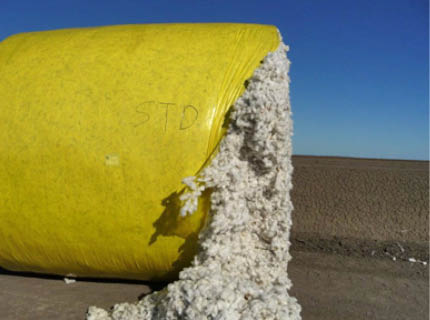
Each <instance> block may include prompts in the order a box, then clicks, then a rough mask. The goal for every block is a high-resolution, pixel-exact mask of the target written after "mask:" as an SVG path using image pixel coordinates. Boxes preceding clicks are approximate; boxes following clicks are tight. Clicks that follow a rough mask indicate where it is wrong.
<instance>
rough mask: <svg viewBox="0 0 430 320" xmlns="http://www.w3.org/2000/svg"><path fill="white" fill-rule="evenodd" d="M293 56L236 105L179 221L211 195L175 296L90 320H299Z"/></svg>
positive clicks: (269, 61)
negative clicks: (294, 274) (293, 274)
mask: <svg viewBox="0 0 430 320" xmlns="http://www.w3.org/2000/svg"><path fill="white" fill-rule="evenodd" d="M287 51H288V47H287V46H285V45H284V44H283V43H282V42H281V44H280V45H279V48H278V49H277V50H276V51H275V52H271V53H269V54H268V55H267V56H266V57H265V59H264V61H263V62H262V63H261V65H260V66H259V67H258V68H257V69H256V70H255V72H254V74H253V76H252V77H251V78H250V79H249V80H248V86H247V88H246V90H245V92H244V94H243V95H242V96H241V97H240V98H239V99H238V100H237V101H236V103H235V104H234V110H233V112H232V115H231V121H230V125H229V128H228V131H227V134H226V135H225V137H224V138H223V140H222V141H221V143H220V146H219V151H218V153H217V155H216V156H215V157H214V159H213V160H212V162H211V163H210V165H209V166H208V167H206V168H205V169H204V170H203V171H202V172H201V173H200V175H199V176H198V177H196V178H194V179H193V178H186V180H185V183H186V184H187V185H188V186H189V187H190V189H191V191H190V195H189V196H188V197H184V199H183V200H185V207H184V208H183V211H181V214H183V215H185V214H188V213H191V212H193V211H194V210H195V207H196V205H197V201H196V198H197V197H198V196H199V195H200V194H201V191H202V189H203V188H201V187H200V186H204V188H211V189H212V190H213V192H212V195H211V209H210V219H209V222H208V225H207V226H206V228H205V229H204V230H202V232H201V233H200V236H199V245H200V249H199V252H198V254H197V255H196V256H195V257H194V260H193V262H192V264H191V266H190V267H188V268H185V269H184V270H182V271H181V272H180V274H179V280H178V281H175V282H173V283H171V284H169V285H168V287H167V290H163V291H160V292H156V293H153V294H151V295H148V296H146V297H145V298H144V299H143V300H141V301H139V302H138V303H133V304H131V303H120V304H117V305H115V306H114V307H113V309H112V310H111V311H109V312H108V311H105V310H103V309H99V308H96V307H90V308H89V309H88V313H87V319H88V320H108V319H109V320H110V319H114V320H149V319H150V320H161V319H168V320H170V319H193V320H194V319H195V320H197V319H199V320H200V319H213V320H215V319H217V320H236V319H241V320H255V319H257V320H258V319H265V320H275V319H294V320H295V319H301V317H300V311H301V307H300V305H299V304H298V302H297V300H296V299H295V298H294V297H291V296H289V294H288V290H289V289H290V288H291V285H292V284H291V281H290V279H289V278H288V274H287V266H288V262H289V261H290V259H291V256H290V254H289V247H290V242H289V236H290V228H291V211H292V209H293V205H292V203H291V200H290V195H289V193H290V190H291V187H292V183H291V175H292V171H293V167H292V164H291V152H292V147H291V136H292V128H293V126H292V120H291V109H290V102H289V78H288V69H289V64H290V63H289V61H288V59H287V57H286V52H287Z"/></svg>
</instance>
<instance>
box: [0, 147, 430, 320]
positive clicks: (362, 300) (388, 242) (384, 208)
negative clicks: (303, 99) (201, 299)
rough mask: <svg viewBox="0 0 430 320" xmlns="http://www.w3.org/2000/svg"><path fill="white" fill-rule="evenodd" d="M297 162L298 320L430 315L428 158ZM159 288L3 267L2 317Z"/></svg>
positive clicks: (75, 315) (79, 306)
mask: <svg viewBox="0 0 430 320" xmlns="http://www.w3.org/2000/svg"><path fill="white" fill-rule="evenodd" d="M293 164H294V166H295V172H294V190H293V193H292V198H293V203H294V206H295V211H294V214H293V219H294V226H293V231H292V238H291V240H292V250H291V251H292V252H291V253H292V255H293V260H292V262H291V263H290V265H289V273H290V276H291V278H292V281H293V284H294V287H293V289H292V293H293V295H295V296H296V297H297V298H298V299H299V302H300V303H301V305H302V307H303V311H302V315H303V319H305V320H307V319H309V320H311V319H322V320H329V319H330V320H336V319H342V320H343V319H390V320H392V319H399V320H400V319H423V320H424V319H429V265H428V259H429V256H428V244H429V241H428V240H429V239H428V226H429V225H428V222H429V220H428V214H429V206H428V199H429V198H428V196H429V194H428V193H429V182H428V177H429V162H427V161H391V160H373V159H350V158H334V157H304V156H295V157H293ZM410 258H414V259H416V260H420V261H422V262H424V263H422V262H410V261H409V259H410ZM412 261H414V260H412ZM425 262H427V264H425ZM164 285H165V284H148V283H145V282H139V281H136V282H133V281H128V282H127V281H121V280H118V281H112V280H109V281H107V280H97V281H95V280H89V279H78V281H77V282H76V283H73V284H66V283H65V282H64V281H63V280H62V278H60V277H50V276H35V275H31V274H22V273H12V272H8V271H5V270H0V319H4V320H9V319H10V320H15V319H18V320H21V319H22V320H26V319H44V320H50V319H83V318H84V314H85V311H86V309H87V307H88V306H89V305H97V306H100V307H105V308H107V307H109V306H111V305H112V304H114V303H117V302H122V301H130V302H131V301H137V300H138V299H139V298H141V297H142V296H143V295H145V294H147V293H149V292H150V291H151V290H159V289H160V288H162V287H163V286H164ZM60 315H61V316H60Z"/></svg>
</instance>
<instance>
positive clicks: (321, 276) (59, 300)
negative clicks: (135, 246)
mask: <svg viewBox="0 0 430 320" xmlns="http://www.w3.org/2000/svg"><path fill="white" fill-rule="evenodd" d="M292 255H293V260H292V261H291V263H290V265H289V267H288V268H289V273H290V277H291V279H292V281H293V289H292V291H291V292H292V294H293V295H294V296H295V297H297V299H298V300H299V302H300V304H301V305H302V316H303V319H304V320H319V319H320V320H338V319H339V320H346V319H347V320H353V319H366V320H371V319H377V320H385V319H386V320H406V319H408V320H427V319H429V313H428V308H429V303H428V301H429V291H428V288H429V287H428V280H429V278H428V266H423V265H422V264H419V263H410V262H405V261H391V260H388V259H381V258H363V257H361V258H356V257H346V256H340V255H336V254H326V253H321V252H303V251H293V252H292ZM163 285H164V284H159V285H158V286H157V285H155V286H154V285H151V287H152V288H153V289H155V290H159V289H160V288H161V287H163ZM151 287H150V286H148V283H144V282H139V281H136V282H131V281H128V282H124V281H117V282H115V281H103V280H97V281H94V280H92V281H89V280H81V279H78V281H77V282H76V283H73V284H65V283H64V281H63V280H62V279H61V278H57V277H40V276H39V277H35V276H32V275H29V274H27V275H22V274H18V273H8V272H5V271H3V272H0V319H2V320H34V319H36V320H37V319H43V320H63V319H64V320H74V319H82V320H83V319H84V316H85V312H86V310H87V308H88V306H89V305H97V306H99V307H104V308H109V307H110V306H112V305H113V304H114V303H118V302H126V301H127V302H133V301H138V299H139V298H141V297H142V296H144V295H145V294H147V293H148V292H150V291H151ZM256 320H258V319H256Z"/></svg>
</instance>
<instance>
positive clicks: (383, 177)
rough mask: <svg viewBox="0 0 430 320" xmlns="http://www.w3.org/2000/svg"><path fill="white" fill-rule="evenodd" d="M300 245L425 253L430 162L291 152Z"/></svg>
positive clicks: (296, 241) (372, 252) (413, 254)
mask: <svg viewBox="0 0 430 320" xmlns="http://www.w3.org/2000/svg"><path fill="white" fill-rule="evenodd" d="M293 166H294V174H293V191H292V194H291V196H292V200H293V204H294V212H293V229H292V239H293V243H294V245H295V246H296V247H297V248H301V249H303V250H312V251H314V250H317V251H320V250H323V251H334V252H337V253H341V254H347V255H351V254H353V255H365V256H369V255H377V256H388V257H392V256H395V257H397V258H401V259H408V258H410V257H414V258H419V259H423V260H428V258H429V162H428V161H406V160H379V159H355V158H340V157H312V156H293Z"/></svg>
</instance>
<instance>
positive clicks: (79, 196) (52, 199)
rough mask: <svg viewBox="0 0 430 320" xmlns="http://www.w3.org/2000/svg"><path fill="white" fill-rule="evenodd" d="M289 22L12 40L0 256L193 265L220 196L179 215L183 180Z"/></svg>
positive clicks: (112, 270) (162, 268)
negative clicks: (214, 201)
mask: <svg viewBox="0 0 430 320" xmlns="http://www.w3.org/2000/svg"><path fill="white" fill-rule="evenodd" d="M278 44H279V37H278V33H277V29H276V28H275V27H272V26H262V25H247V24H164V25H163V24H159V25H124V26H109V27H96V28H85V29H67V30H56V31H45V32H35V33H25V34H18V35H14V36H12V37H9V38H7V39H6V40H4V41H3V42H1V43H0V75H1V77H0V266H1V267H4V268H7V269H11V270H21V271H34V272H44V273H55V274H62V275H66V274H74V275H76V276H90V277H120V278H134V279H144V280H152V279H169V278H172V277H175V276H176V275H177V272H178V271H179V270H180V269H182V268H183V267H184V266H186V265H188V264H189V263H190V261H191V258H192V256H193V255H194V254H195V252H196V250H197V247H196V245H197V235H198V232H199V230H200V229H201V228H202V227H203V226H204V224H205V221H206V220H207V212H208V208H209V192H206V193H205V195H204V196H203V197H201V199H200V201H199V209H198V212H196V213H195V214H193V215H191V216H188V217H185V218H182V217H180V216H179V208H180V205H181V203H180V201H179V198H178V195H179V194H180V193H181V192H182V191H183V188H184V185H183V184H182V183H181V180H182V178H184V177H187V176H191V175H195V174H196V173H197V172H198V171H199V170H200V169H201V168H202V166H203V165H204V164H205V162H207V160H208V158H209V157H210V156H211V154H213V153H214V152H215V150H216V145H217V144H218V142H219V141H220V139H221V138H222V135H223V134H224V132H225V127H226V126H225V119H226V114H227V112H228V110H229V108H230V107H231V105H232V104H233V103H234V101H235V100H236V99H237V98H238V97H239V96H240V94H241V93H242V92H243V90H244V88H245V87H244V82H245V80H246V79H247V78H249V77H250V76H251V75H252V73H253V71H254V70H255V68H256V67H257V66H258V65H259V63H260V61H261V60H262V59H263V58H264V57H265V56H266V55H267V53H268V52H269V51H274V50H275V49H276V48H277V46H278Z"/></svg>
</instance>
